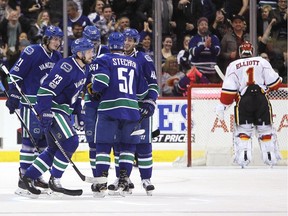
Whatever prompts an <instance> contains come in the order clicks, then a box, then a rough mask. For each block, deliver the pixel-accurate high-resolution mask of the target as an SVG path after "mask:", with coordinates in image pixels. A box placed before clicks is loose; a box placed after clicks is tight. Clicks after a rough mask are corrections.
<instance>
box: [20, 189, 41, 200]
mask: <svg viewBox="0 0 288 216" xmlns="http://www.w3.org/2000/svg"><path fill="white" fill-rule="evenodd" d="M15 194H16V195H18V196H22V197H28V198H31V199H38V198H39V195H37V194H32V193H31V192H29V191H28V190H24V189H22V188H17V190H16V191H15Z"/></svg>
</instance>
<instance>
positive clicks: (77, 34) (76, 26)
mask: <svg viewBox="0 0 288 216" xmlns="http://www.w3.org/2000/svg"><path fill="white" fill-rule="evenodd" d="M83 30H84V28H83V26H82V25H81V24H80V23H77V22H76V23H73V25H72V32H73V35H70V36H68V55H72V52H71V44H72V42H73V41H74V40H76V39H77V38H81V37H82V33H83Z"/></svg>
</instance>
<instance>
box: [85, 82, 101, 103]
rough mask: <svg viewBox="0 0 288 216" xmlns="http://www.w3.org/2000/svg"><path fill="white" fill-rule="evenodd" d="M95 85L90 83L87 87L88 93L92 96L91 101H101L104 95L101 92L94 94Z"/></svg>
mask: <svg viewBox="0 0 288 216" xmlns="http://www.w3.org/2000/svg"><path fill="white" fill-rule="evenodd" d="M92 86H93V84H92V83H89V84H88V85H87V87H86V88H87V92H88V94H89V95H90V99H91V101H99V100H100V99H101V96H102V93H101V92H94V91H93V89H92Z"/></svg>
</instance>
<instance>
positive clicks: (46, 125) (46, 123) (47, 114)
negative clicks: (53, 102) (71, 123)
mask: <svg viewBox="0 0 288 216" xmlns="http://www.w3.org/2000/svg"><path fill="white" fill-rule="evenodd" d="M53 117H54V115H53V113H52V112H51V111H50V110H49V111H44V112H42V113H41V114H40V115H39V120H40V127H41V128H42V129H43V131H44V132H45V133H47V132H48V131H49V130H50V127H51V125H52V121H53Z"/></svg>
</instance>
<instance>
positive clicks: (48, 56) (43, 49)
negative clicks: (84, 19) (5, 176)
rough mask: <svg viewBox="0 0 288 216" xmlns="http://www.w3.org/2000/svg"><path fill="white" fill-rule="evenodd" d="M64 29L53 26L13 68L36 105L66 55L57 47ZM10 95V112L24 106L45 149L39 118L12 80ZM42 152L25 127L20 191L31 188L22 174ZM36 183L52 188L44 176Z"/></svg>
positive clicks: (24, 114)
mask: <svg viewBox="0 0 288 216" xmlns="http://www.w3.org/2000/svg"><path fill="white" fill-rule="evenodd" d="M62 38H63V32H62V30H61V29H60V28H59V27H55V26H49V27H47V29H46V30H45V33H44V36H43V41H42V44H35V45H31V46H28V47H26V48H25V50H24V51H23V52H22V53H21V55H20V57H19V59H18V61H17V62H16V63H15V65H14V66H13V67H12V69H11V70H10V74H11V76H12V77H13V78H14V80H15V81H16V82H17V84H18V85H19V86H20V88H21V89H22V91H23V93H24V94H25V95H26V96H27V97H28V99H29V100H30V102H31V103H32V104H33V105H34V104H35V101H36V95H37V91H38V89H39V87H40V83H41V82H42V81H43V79H44V77H45V76H46V75H47V74H48V73H49V72H50V70H51V69H52V68H53V67H54V65H55V63H56V62H58V61H59V60H60V59H62V55H61V54H60V52H58V51H57V50H58V49H59V47H60V46H61V42H62ZM8 94H9V98H8V99H7V101H6V106H7V107H8V108H9V110H10V113H11V114H12V113H14V112H15V109H18V108H20V112H21V116H22V118H23V120H24V123H25V124H26V126H27V127H28V129H29V131H30V133H31V135H32V136H33V138H34V139H35V141H36V143H37V147H38V149H40V150H41V151H42V150H44V149H45V148H46V146H47V143H46V140H45V136H44V134H43V131H42V130H41V129H40V126H39V121H38V120H37V118H36V116H35V115H34V114H33V113H31V111H30V109H29V106H28V105H27V103H26V102H25V100H23V99H22V100H21V95H20V93H19V92H18V90H17V89H16V87H15V86H14V85H13V84H12V82H9V91H8ZM37 155H38V152H37V151H36V148H35V146H34V145H33V143H32V142H31V140H30V139H29V136H28V133H27V132H26V130H22V147H21V149H20V168H19V175H20V178H19V181H18V189H17V190H16V192H15V193H16V194H19V195H25V193H27V192H28V191H27V190H26V188H25V185H24V183H23V181H22V176H23V175H24V174H25V172H26V169H27V168H28V167H29V166H30V165H31V164H32V162H33V161H34V159H35V157H36V156H37ZM35 185H36V186H39V187H42V188H48V185H47V183H46V182H45V181H44V180H43V178H42V177H40V179H39V180H37V181H35Z"/></svg>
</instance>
